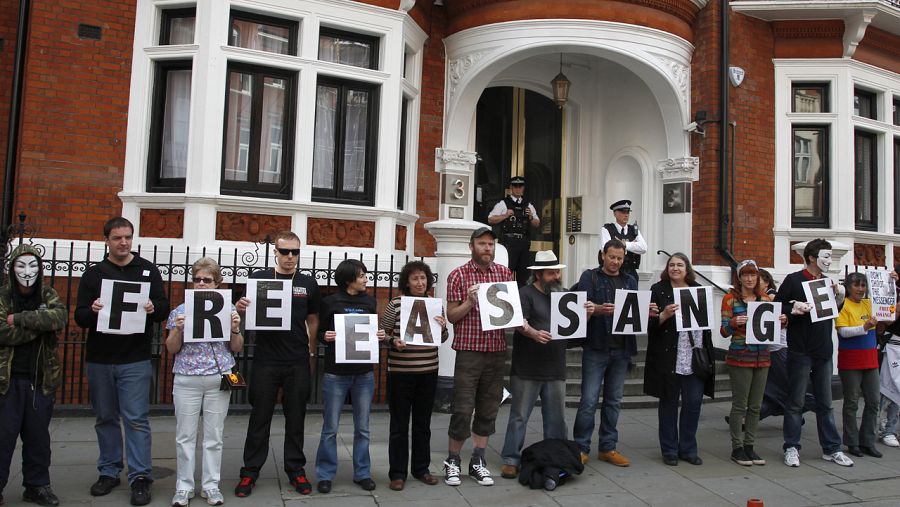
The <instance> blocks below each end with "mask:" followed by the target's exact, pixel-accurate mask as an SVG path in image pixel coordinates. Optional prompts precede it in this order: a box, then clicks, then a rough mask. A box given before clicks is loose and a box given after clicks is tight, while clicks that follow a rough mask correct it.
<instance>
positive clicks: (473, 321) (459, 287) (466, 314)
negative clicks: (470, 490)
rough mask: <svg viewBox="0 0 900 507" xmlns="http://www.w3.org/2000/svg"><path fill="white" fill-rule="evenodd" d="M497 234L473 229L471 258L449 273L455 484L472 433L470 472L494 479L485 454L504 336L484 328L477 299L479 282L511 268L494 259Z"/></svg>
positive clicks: (501, 276)
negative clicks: (453, 352)
mask: <svg viewBox="0 0 900 507" xmlns="http://www.w3.org/2000/svg"><path fill="white" fill-rule="evenodd" d="M496 239H497V236H496V235H494V232H493V231H491V229H489V228H487V227H481V228H478V229H476V230H475V231H474V232H472V235H471V236H470V238H469V250H470V251H471V253H472V259H471V260H470V261H469V262H467V263H465V264H463V265H462V266H460V267H458V268H456V269H454V270H453V271H451V272H450V274H449V275H448V276H447V320H449V321H450V322H451V323H452V324H453V326H454V327H453V333H454V337H453V350H455V351H456V364H455V366H454V372H453V381H454V387H453V405H452V407H453V408H452V410H453V414H452V415H451V416H450V426H449V428H447V435H448V444H447V447H448V449H447V451H448V452H447V454H448V455H447V460H446V461H444V483H446V484H447V485H448V486H459V485H460V483H461V481H460V478H459V474H460V465H461V463H462V459H461V458H460V455H459V453H460V451H461V450H462V446H463V444H465V442H466V440H467V439H468V438H469V436H470V435H471V436H472V444H473V449H472V458H471V459H470V460H469V475H470V476H471V477H472V478H473V479H475V481H476V482H477V483H478V484H480V485H482V486H491V485H493V484H494V478H493V477H491V472H490V470H488V468H487V462H486V461H485V459H484V453H485V449H486V448H487V445H488V438H489V437H490V436H491V435H493V434H494V424H495V422H496V419H497V411H498V410H499V408H500V401H501V400H502V396H503V373H504V370H505V369H506V367H505V364H506V338H505V335H504V331H503V330H502V329H495V330H490V331H484V330H482V328H481V317H480V315H479V305H478V284H481V283H489V282H509V281H512V272H511V271H510V270H509V269H507V268H506V267H505V266H501V265H499V264H496V263H494V251H495V250H494V248H495V241H496Z"/></svg>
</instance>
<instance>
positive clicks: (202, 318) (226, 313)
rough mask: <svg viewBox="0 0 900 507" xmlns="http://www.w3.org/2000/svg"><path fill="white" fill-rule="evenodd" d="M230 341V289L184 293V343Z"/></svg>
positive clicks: (192, 290)
mask: <svg viewBox="0 0 900 507" xmlns="http://www.w3.org/2000/svg"><path fill="white" fill-rule="evenodd" d="M230 339H231V289H188V290H186V291H184V343H192V342H196V343H202V342H224V341H228V340H230Z"/></svg>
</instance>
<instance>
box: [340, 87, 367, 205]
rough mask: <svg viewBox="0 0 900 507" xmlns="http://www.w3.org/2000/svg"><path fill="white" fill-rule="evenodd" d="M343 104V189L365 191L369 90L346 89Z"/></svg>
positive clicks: (346, 190)
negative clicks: (344, 102) (344, 108)
mask: <svg viewBox="0 0 900 507" xmlns="http://www.w3.org/2000/svg"><path fill="white" fill-rule="evenodd" d="M345 105H346V110H345V117H344V185H343V190H344V191H345V192H365V191H366V132H367V128H368V126H369V92H367V91H361V90H347V97H346V104H345Z"/></svg>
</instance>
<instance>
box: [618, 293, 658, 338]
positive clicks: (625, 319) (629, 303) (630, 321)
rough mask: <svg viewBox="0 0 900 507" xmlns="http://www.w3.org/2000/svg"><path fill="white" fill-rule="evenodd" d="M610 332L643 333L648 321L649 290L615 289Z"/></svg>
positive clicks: (645, 330)
mask: <svg viewBox="0 0 900 507" xmlns="http://www.w3.org/2000/svg"><path fill="white" fill-rule="evenodd" d="M615 306H616V307H615V309H614V310H613V326H612V334H644V333H646V332H647V326H648V325H649V323H650V291H649V290H625V289H617V290H616V297H615Z"/></svg>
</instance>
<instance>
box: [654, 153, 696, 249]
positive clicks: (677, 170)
mask: <svg viewBox="0 0 900 507" xmlns="http://www.w3.org/2000/svg"><path fill="white" fill-rule="evenodd" d="M656 171H657V173H658V174H659V180H660V183H659V184H660V192H659V193H658V194H657V195H659V196H660V199H661V202H659V203H647V204H648V205H649V206H648V209H658V210H660V211H661V215H662V216H661V223H660V229H659V231H660V234H659V240H660V241H659V242H658V243H656V244H650V247H651V250H652V251H649V252H647V255H648V256H655V255H656V251H657V250H665V251H667V252H669V253H675V252H684V253H686V254H688V255H691V247H692V243H693V242H692V241H691V234H692V233H691V225H692V223H693V220H692V219H693V215H692V213H691V211H692V210H693V189H692V188H691V187H692V182H694V181H697V180H699V179H700V159H699V158H698V157H681V158H670V159H666V160H660V161H659V164H657V166H656ZM668 184H680V185H681V186H682V188H681V189H673V188H672V187H669V189H670V190H679V191H681V192H682V195H681V198H682V199H683V200H684V202H685V203H688V202H689V203H690V204H691V208H690V210H684V211H675V210H674V209H673V208H671V207H669V206H667V200H670V201H671V196H669V195H667V192H666V190H667V187H666V185H668ZM684 187H686V188H687V189H688V190H687V191H688V192H690V196H686V195H684V194H683V192H684Z"/></svg>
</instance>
